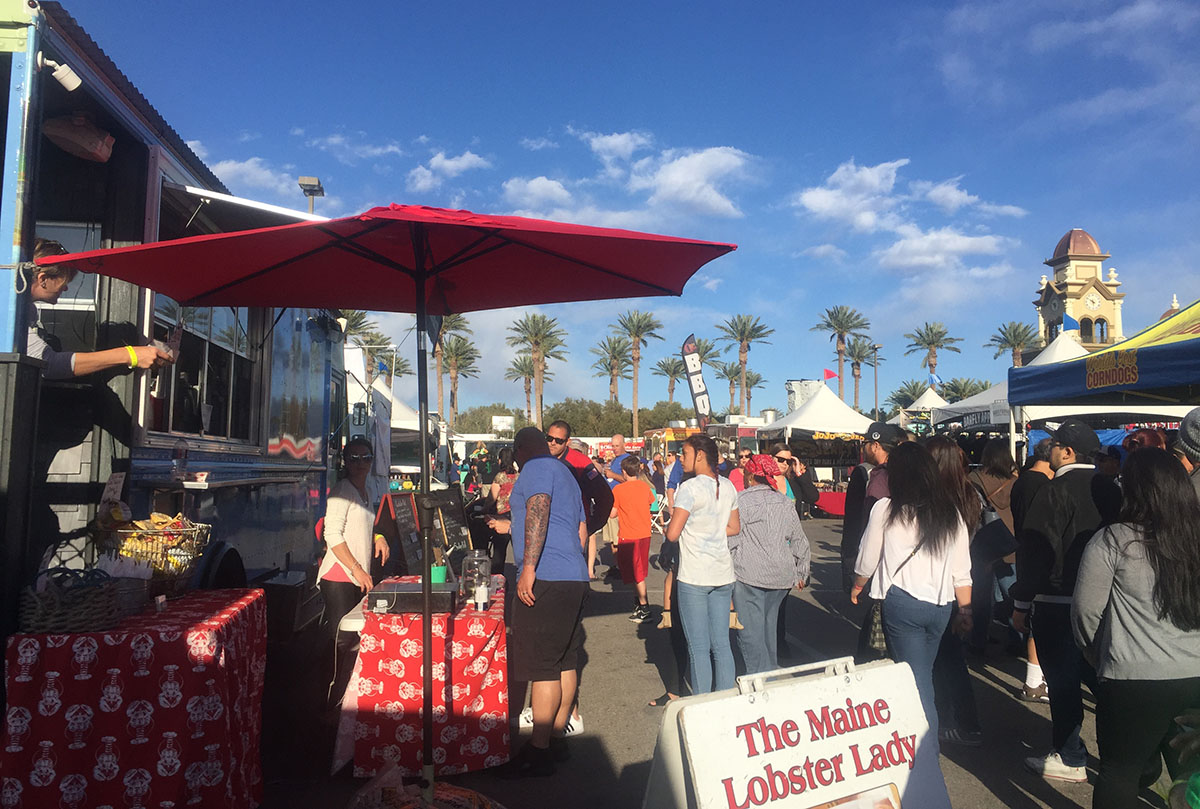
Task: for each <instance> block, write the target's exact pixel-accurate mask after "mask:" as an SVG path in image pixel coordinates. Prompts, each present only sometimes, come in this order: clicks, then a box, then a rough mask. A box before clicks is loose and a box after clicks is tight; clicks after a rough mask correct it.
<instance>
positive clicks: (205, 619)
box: [0, 590, 267, 809]
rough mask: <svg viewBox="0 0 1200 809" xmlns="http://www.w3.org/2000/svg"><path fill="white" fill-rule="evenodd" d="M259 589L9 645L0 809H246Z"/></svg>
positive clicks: (263, 640)
mask: <svg viewBox="0 0 1200 809" xmlns="http://www.w3.org/2000/svg"><path fill="white" fill-rule="evenodd" d="M266 664H267V609H266V601H265V600H264V598H263V592H262V591H261V590H205V591H200V592H195V593H189V594H188V595H185V596H183V597H182V598H179V599H177V600H173V601H169V602H167V606H166V609H165V610H164V611H162V612H155V611H154V610H153V609H151V610H148V611H146V612H144V613H142V614H140V615H136V616H133V617H130V618H127V619H125V620H124V621H122V622H121V624H120V625H119V626H117V627H116V628H115V629H112V630H109V631H107V632H86V633H75V634H67V635H33V634H20V635H13V636H12V637H10V638H9V639H8V648H7V650H6V654H5V682H6V685H7V688H8V704H7V707H6V714H5V720H6V721H5V728H4V737H3V742H2V744H0V776H2V782H0V807H3V809H16V808H17V807H21V808H22V809H40V807H56V808H60V809H96V808H98V807H114V808H115V807H120V809H151V807H155V808H157V807H162V806H176V807H184V806H206V807H207V806H219V807H254V806H257V805H258V804H259V802H260V801H261V800H262V770H261V764H260V761H259V747H258V745H259V736H260V735H261V731H262V710H261V706H262V694H263V678H264V674H265V672H266Z"/></svg>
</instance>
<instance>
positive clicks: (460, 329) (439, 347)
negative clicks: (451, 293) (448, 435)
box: [433, 314, 471, 413]
mask: <svg viewBox="0 0 1200 809" xmlns="http://www.w3.org/2000/svg"><path fill="white" fill-rule="evenodd" d="M451 334H471V329H470V328H468V327H467V319H466V318H465V317H463V316H462V315H453V314H451V315H444V316H443V317H442V330H441V331H440V332H438V335H437V337H436V338H435V339H434V341H433V362H434V366H435V370H436V372H437V393H438V400H437V406H438V413H444V412H445V411H444V410H442V404H443V400H442V374H444V373H445V372H444V371H443V370H442V367H443V363H444V362H445V359H444V358H443V356H442V354H443V352H444V351H445V341H446V338H447V337H449V336H450V335H451Z"/></svg>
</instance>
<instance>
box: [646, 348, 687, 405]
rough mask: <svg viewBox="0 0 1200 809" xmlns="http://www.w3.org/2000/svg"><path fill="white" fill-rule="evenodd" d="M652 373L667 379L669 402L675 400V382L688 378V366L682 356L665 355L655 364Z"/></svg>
mask: <svg viewBox="0 0 1200 809" xmlns="http://www.w3.org/2000/svg"><path fill="white" fill-rule="evenodd" d="M652 373H653V374H654V375H655V376H662V377H666V379H667V402H669V403H674V402H675V383H676V382H678V381H679V380H681V379H686V378H687V366H686V365H684V364H683V359H682V358H681V357H663V358H662V359H661V360H659V361H658V362H657V363H655V365H654V370H653V371H652Z"/></svg>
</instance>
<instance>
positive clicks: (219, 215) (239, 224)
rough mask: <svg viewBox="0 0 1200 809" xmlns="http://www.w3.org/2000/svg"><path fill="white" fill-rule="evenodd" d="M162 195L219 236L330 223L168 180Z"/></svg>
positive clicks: (268, 204) (286, 209)
mask: <svg viewBox="0 0 1200 809" xmlns="http://www.w3.org/2000/svg"><path fill="white" fill-rule="evenodd" d="M163 196H165V197H171V198H172V199H173V201H175V202H176V203H178V204H179V205H180V206H181V207H183V208H185V209H186V210H190V211H193V214H192V216H194V217H199V218H202V219H206V220H208V222H210V223H211V224H212V226H213V230H214V231H215V232H217V233H232V232H234V231H237V230H256V229H258V228H270V227H275V226H276V225H290V224H293V223H295V222H324V221H327V220H328V217H325V216H317V215H316V214H309V213H304V212H303V211H293V210H292V209H290V208H284V207H283V206H281V205H271V204H270V203H267V202H258V201H256V200H252V199H246V198H245V197H235V196H233V195H232V194H222V193H221V192H220V191H211V190H209V189H207V188H197V187H195V186H192V185H180V184H179V183H172V182H169V181H168V182H164V183H163Z"/></svg>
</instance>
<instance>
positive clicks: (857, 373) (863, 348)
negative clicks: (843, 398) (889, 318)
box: [838, 336, 875, 410]
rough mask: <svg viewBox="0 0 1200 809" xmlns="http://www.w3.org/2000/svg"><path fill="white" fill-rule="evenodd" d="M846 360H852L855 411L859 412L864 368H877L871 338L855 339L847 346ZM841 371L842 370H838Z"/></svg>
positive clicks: (851, 372)
mask: <svg viewBox="0 0 1200 809" xmlns="http://www.w3.org/2000/svg"><path fill="white" fill-rule="evenodd" d="M845 353H846V359H848V360H850V374H851V375H852V376H853V377H854V409H855V410H858V389H859V385H860V383H861V382H862V367H863V366H864V365H867V366H871V367H874V366H875V351H874V350H873V349H872V348H871V339H870V338H869V337H866V338H864V337H857V336H856V337H853V338H851V340H850V342H849V343H847V344H846V351H845ZM838 370H839V371H840V370H841V368H839V369H838Z"/></svg>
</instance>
